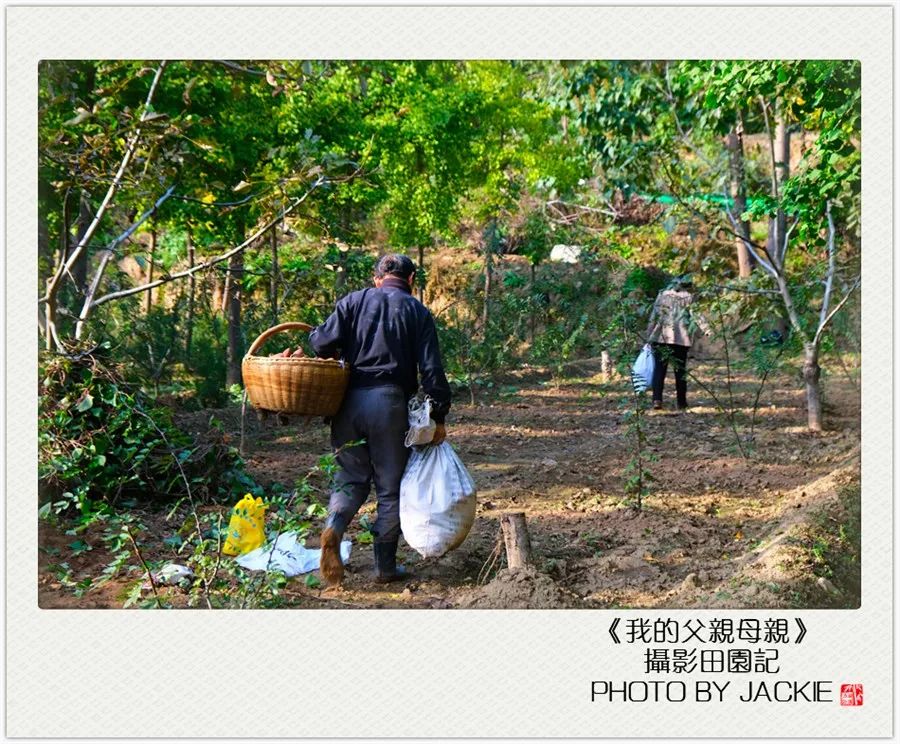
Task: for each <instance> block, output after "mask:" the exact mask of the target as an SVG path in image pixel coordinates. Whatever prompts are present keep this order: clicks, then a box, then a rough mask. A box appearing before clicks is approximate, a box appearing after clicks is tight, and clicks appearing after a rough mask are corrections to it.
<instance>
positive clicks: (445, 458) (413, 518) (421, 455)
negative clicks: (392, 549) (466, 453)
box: [400, 442, 475, 558]
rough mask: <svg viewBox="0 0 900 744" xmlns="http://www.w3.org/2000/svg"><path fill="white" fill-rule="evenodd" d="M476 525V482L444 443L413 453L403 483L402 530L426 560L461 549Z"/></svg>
mask: <svg viewBox="0 0 900 744" xmlns="http://www.w3.org/2000/svg"><path fill="white" fill-rule="evenodd" d="M474 521H475V481H473V480H472V476H471V475H469V471H468V470H466V468H465V466H464V465H463V464H462V462H460V459H459V458H458V457H457V456H456V453H455V452H454V451H453V448H452V447H451V446H450V445H449V444H448V443H447V442H442V443H441V444H438V445H428V446H425V447H422V448H420V449H415V450H413V452H412V454H411V455H410V456H409V462H408V463H407V465H406V470H405V472H404V473H403V480H402V481H401V482H400V529H401V530H402V531H403V537H404V538H406V542H408V543H409V544H410V546H411V547H412V548H413V549H415V550H416V552H418V553H419V555H421V556H422V557H423V558H436V557H439V556H442V555H444V553H447V552H448V551H451V550H453V549H454V548H456V547H458V546H459V545H460V544H461V543H462V541H463V540H465V539H466V535H468V534H469V530H470V529H472V523H473V522H474Z"/></svg>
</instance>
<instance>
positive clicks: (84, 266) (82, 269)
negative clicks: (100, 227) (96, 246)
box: [66, 191, 93, 297]
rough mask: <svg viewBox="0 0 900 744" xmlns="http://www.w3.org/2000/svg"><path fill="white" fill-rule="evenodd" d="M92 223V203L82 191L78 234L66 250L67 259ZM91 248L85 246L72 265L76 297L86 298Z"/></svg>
mask: <svg viewBox="0 0 900 744" xmlns="http://www.w3.org/2000/svg"><path fill="white" fill-rule="evenodd" d="M92 221H93V215H92V213H91V202H90V199H89V198H88V193H87V192H86V191H82V192H81V198H80V199H79V202H78V221H77V223H76V230H77V232H76V233H75V241H74V242H73V243H70V244H69V246H68V248H67V250H66V258H68V257H69V255H70V254H71V252H72V250H73V249H74V248H75V246H77V245H78V244H79V243H80V242H81V239H82V238H83V237H84V235H85V233H86V232H87V231H88V228H89V227H90V226H91V222H92ZM89 247H90V246H85V249H84V250H83V251H82V252H81V255H80V256H78V259H77V260H76V261H75V263H74V264H73V265H72V279H73V280H74V282H75V291H76V295H77V296H81V297H83V296H84V293H85V291H86V290H87V271H88V256H89V255H90V251H89Z"/></svg>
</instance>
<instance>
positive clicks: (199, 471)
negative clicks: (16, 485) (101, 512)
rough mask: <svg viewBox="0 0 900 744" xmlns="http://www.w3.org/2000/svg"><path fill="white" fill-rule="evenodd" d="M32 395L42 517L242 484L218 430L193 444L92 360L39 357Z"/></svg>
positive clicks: (104, 363)
mask: <svg viewBox="0 0 900 744" xmlns="http://www.w3.org/2000/svg"><path fill="white" fill-rule="evenodd" d="M39 392H40V398H39V411H40V417H39V427H38V442H39V445H38V448H39V461H38V480H39V485H40V492H41V497H42V501H44V502H45V503H44V505H43V507H42V509H41V514H42V515H44V516H48V515H49V514H51V513H60V512H62V511H64V510H66V509H68V508H70V507H73V506H74V507H77V508H79V509H80V510H81V511H82V514H85V515H87V514H90V513H91V512H92V510H93V508H94V506H95V504H96V503H111V502H115V501H116V500H117V499H119V498H120V497H124V496H129V497H142V498H145V499H146V498H153V499H174V498H179V497H182V496H185V495H186V494H187V483H190V484H191V485H192V488H193V489H194V494H195V495H196V494H202V495H206V496H215V495H217V493H218V492H219V490H225V491H226V492H230V489H231V487H232V486H235V485H237V484H240V487H246V484H247V481H248V477H247V476H246V474H245V473H244V471H243V462H242V461H241V459H240V457H239V456H238V454H237V450H236V449H235V448H234V447H231V446H229V445H228V444H227V443H226V442H225V441H224V438H223V437H222V436H221V434H220V433H219V432H216V431H215V430H213V433H212V436H211V438H209V441H201V442H194V441H193V440H192V439H191V437H189V436H188V435H187V434H185V433H184V432H182V431H180V430H179V429H178V428H177V427H176V426H175V425H174V424H173V423H172V418H171V414H170V412H169V410H168V409H165V408H160V407H154V406H153V405H152V404H151V403H150V401H149V400H148V399H147V397H146V396H145V395H144V394H143V393H142V392H141V391H140V390H138V389H136V388H134V387H133V386H131V385H129V384H128V383H126V382H125V380H124V378H123V376H122V372H121V370H120V369H119V367H118V366H117V365H115V364H113V363H111V362H110V361H108V360H104V359H102V358H101V357H100V356H99V355H96V354H86V353H85V354H82V355H81V356H77V357H74V358H69V357H61V356H51V357H47V358H45V359H43V360H42V362H41V382H40V390H39ZM186 481H187V483H186Z"/></svg>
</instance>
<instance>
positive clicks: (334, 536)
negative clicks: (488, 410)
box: [309, 255, 450, 585]
mask: <svg viewBox="0 0 900 744" xmlns="http://www.w3.org/2000/svg"><path fill="white" fill-rule="evenodd" d="M415 276H416V266H415V264H414V263H413V262H412V261H411V260H410V259H409V258H408V257H406V256H401V255H387V256H383V257H382V258H381V259H380V260H379V261H378V263H377V264H376V267H375V279H374V284H375V286H374V287H370V288H367V289H363V290H360V291H358V292H352V293H351V294H349V295H347V296H346V297H343V298H342V299H341V300H339V301H338V303H337V306H336V307H335V311H334V312H333V313H332V314H331V316H330V317H329V318H328V320H326V321H325V322H324V323H323V324H322V325H320V326H319V327H318V328H316V329H315V330H313V331H312V332H311V333H310V336H309V339H310V342H311V343H312V346H313V348H314V349H315V351H316V354H317V355H318V356H320V357H337V356H341V357H343V359H344V360H345V361H346V362H347V363H348V364H349V365H350V383H349V385H348V388H347V395H346V397H345V398H344V403H343V405H342V406H341V410H340V411H338V413H337V415H336V416H335V417H334V419H333V420H332V422H331V442H332V445H333V446H334V448H335V449H336V450H339V452H338V456H337V461H338V465H339V466H340V470H339V471H338V473H337V476H336V477H335V485H334V490H333V492H332V494H331V500H330V502H329V504H328V519H327V521H326V524H325V530H324V531H323V532H322V541H321V542H322V560H321V574H322V577H323V578H324V579H325V581H326V582H327V583H328V584H331V585H337V584H340V583H341V580H342V579H343V577H344V566H343V563H342V562H341V557H340V552H339V548H340V543H341V536H342V535H343V534H344V531H345V530H346V529H347V525H348V524H349V523H350V521H351V520H352V519H353V517H354V515H355V514H356V512H358V511H359V508H360V507H361V506H362V505H363V503H365V501H366V499H367V498H368V496H369V488H370V486H371V484H372V482H373V481H374V483H375V495H376V497H377V499H378V516H377V518H376V520H375V524H374V527H373V529H372V533H373V534H374V536H375V540H374V549H375V580H376V581H377V582H379V583H383V582H388V581H395V580H398V579H402V578H403V577H404V573H405V572H404V571H403V569H402V568H400V567H398V566H397V542H398V541H399V539H400V480H401V478H402V477H403V471H404V469H405V467H406V461H407V458H408V457H409V450H408V449H407V448H406V446H405V445H404V438H405V434H406V430H407V428H408V421H407V401H408V399H409V397H410V396H412V395H414V394H415V393H416V392H417V391H418V389H419V378H421V384H422V388H423V389H424V391H425V393H427V394H428V395H429V396H430V397H431V399H432V401H433V404H432V409H431V416H432V418H433V419H434V421H435V423H436V425H437V427H436V430H435V433H434V439H433V440H432V444H440V443H441V442H442V441H443V440H444V437H445V436H446V430H445V427H444V418H445V417H446V415H447V411H448V410H449V409H450V386H449V385H448V384H447V377H446V375H445V374H444V368H443V365H442V364H441V355H440V350H439V348H438V339H437V332H436V330H435V325H434V318H433V317H432V316H431V313H430V312H429V311H428V309H427V308H426V307H425V306H424V305H422V304H421V303H420V302H419V301H418V300H417V299H416V298H415V297H413V295H412V287H413V283H414V282H415ZM358 440H364V442H363V444H359V445H355V446H353V447H348V448H346V449H341V448H343V447H344V446H345V445H346V444H347V443H348V442H353V441H358Z"/></svg>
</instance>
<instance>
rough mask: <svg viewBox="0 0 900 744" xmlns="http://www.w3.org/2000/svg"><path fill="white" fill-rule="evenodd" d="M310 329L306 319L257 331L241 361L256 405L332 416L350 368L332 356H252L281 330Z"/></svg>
mask: <svg viewBox="0 0 900 744" xmlns="http://www.w3.org/2000/svg"><path fill="white" fill-rule="evenodd" d="M295 330H297V331H307V332H309V331H311V330H312V326H310V325H307V324H306V323H281V324H280V325H277V326H273V327H272V328H270V329H269V330H267V331H265V332H263V333H261V334H260V335H259V337H258V338H257V339H256V341H254V342H253V343H252V344H251V345H250V348H249V349H248V350H247V354H246V356H244V359H243V361H242V362H241V372H242V373H243V375H244V385H245V387H246V388H247V395H248V397H249V398H250V402H251V403H252V404H253V405H254V406H255V407H256V408H260V409H264V410H267V411H277V412H279V413H290V414H295V415H300V416H333V415H334V414H336V413H337V412H338V409H339V408H340V407H341V402H342V401H343V400H344V392H345V391H346V390H347V381H348V379H349V378H350V368H349V367H348V366H347V365H346V364H344V363H343V362H339V361H337V360H336V359H315V358H313V357H287V358H285V357H263V356H254V355H253V354H254V352H255V351H257V349H259V348H260V347H261V346H262V345H263V344H264V343H265V342H266V341H267V340H268V339H269V338H271V337H272V336H274V335H275V334H276V333H281V332H282V331H295Z"/></svg>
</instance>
